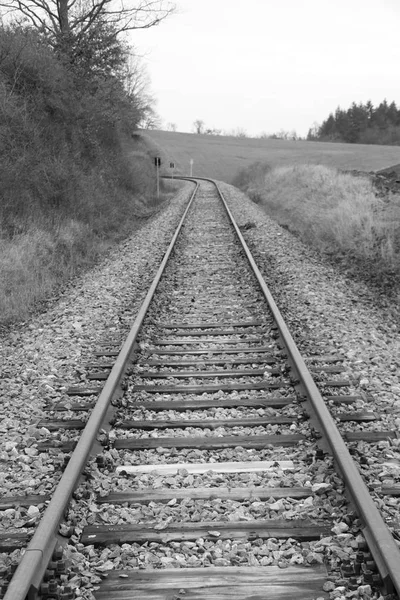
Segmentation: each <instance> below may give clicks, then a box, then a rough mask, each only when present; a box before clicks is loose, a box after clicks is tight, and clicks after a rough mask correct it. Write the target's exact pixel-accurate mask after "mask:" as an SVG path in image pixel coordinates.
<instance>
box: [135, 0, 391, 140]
mask: <svg viewBox="0 0 400 600" xmlns="http://www.w3.org/2000/svg"><path fill="white" fill-rule="evenodd" d="M177 4H178V13H177V14H175V15H173V16H171V17H170V18H169V19H167V20H166V21H165V22H163V23H161V24H160V25H159V26H158V27H154V28H152V29H149V30H146V31H135V32H133V34H132V37H131V40H132V42H133V43H134V44H135V46H136V48H137V50H138V51H140V53H142V52H143V53H146V57H145V63H146V65H147V69H148V72H149V75H150V77H151V82H152V91H153V93H154V95H155V96H156V98H157V100H158V104H157V111H158V113H159V114H160V116H161V118H162V120H163V123H164V127H165V125H166V124H167V123H169V122H172V123H175V124H176V125H177V130H178V131H188V132H190V131H193V121H195V120H196V119H202V120H203V121H204V122H205V124H206V126H207V127H210V128H213V127H215V128H218V129H223V130H232V129H236V128H238V127H240V128H243V129H245V130H246V131H247V133H249V134H250V135H257V134H259V133H261V132H263V131H265V132H267V133H273V132H276V131H278V130H280V129H285V130H293V129H295V130H296V131H297V133H298V134H299V135H302V136H303V135H306V134H307V131H308V129H309V127H310V126H312V124H313V123H314V122H315V121H316V122H319V123H321V122H322V121H323V120H324V119H325V118H327V117H328V115H329V112H331V111H334V110H335V108H336V107H337V106H338V105H340V106H341V107H342V108H348V107H349V106H350V104H351V103H352V102H353V101H356V102H359V101H362V102H366V101H367V100H369V99H370V100H372V102H373V103H374V104H379V102H381V101H382V100H383V99H384V98H386V99H387V100H388V101H389V102H391V101H393V100H394V101H395V102H396V103H397V104H398V105H400V0H177Z"/></svg>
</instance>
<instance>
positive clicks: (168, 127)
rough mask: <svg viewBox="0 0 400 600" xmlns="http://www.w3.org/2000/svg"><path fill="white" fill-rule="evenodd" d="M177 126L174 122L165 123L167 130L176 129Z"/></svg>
mask: <svg viewBox="0 0 400 600" xmlns="http://www.w3.org/2000/svg"><path fill="white" fill-rule="evenodd" d="M176 130H177V126H176V123H167V131H176Z"/></svg>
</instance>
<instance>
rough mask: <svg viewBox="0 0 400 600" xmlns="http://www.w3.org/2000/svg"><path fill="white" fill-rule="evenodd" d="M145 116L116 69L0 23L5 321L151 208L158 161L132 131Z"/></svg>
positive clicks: (0, 307) (0, 273) (0, 235)
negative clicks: (89, 63)
mask: <svg viewBox="0 0 400 600" xmlns="http://www.w3.org/2000/svg"><path fill="white" fill-rule="evenodd" d="M123 55H124V53H123V52H121V57H122V56H123ZM140 116H141V115H140V111H138V102H137V101H136V100H135V97H134V96H133V95H132V94H130V95H129V94H128V93H127V92H126V91H125V89H124V82H123V80H122V79H119V76H118V73H116V71H113V72H111V71H110V72H101V71H100V72H99V71H98V70H95V69H91V70H88V71H87V72H86V73H85V70H84V68H83V66H82V64H80V65H79V68H78V67H74V66H73V65H72V64H71V62H70V61H68V60H67V59H66V57H65V56H63V55H61V54H57V53H56V52H54V50H52V49H51V48H49V47H48V46H47V44H46V40H45V39H44V38H43V37H42V36H41V35H40V33H38V32H35V31H33V30H31V29H29V28H23V27H18V26H10V27H4V26H0V190H1V198H0V278H1V279H2V281H3V282H4V285H3V290H2V292H1V294H0V312H1V315H2V316H1V318H0V321H1V322H3V323H4V322H8V321H10V320H12V319H15V318H21V317H22V316H24V317H25V316H26V315H27V314H28V313H29V310H30V309H31V307H32V305H34V304H35V303H36V302H37V301H38V300H40V299H43V298H44V297H46V296H47V295H48V294H49V293H51V292H52V291H53V290H54V289H55V288H56V287H57V286H58V285H60V283H61V282H63V281H64V280H65V279H66V278H68V277H70V276H73V275H75V274H76V273H77V272H78V271H79V270H80V269H82V268H85V267H88V266H89V265H90V264H92V262H93V261H94V260H96V259H97V257H98V256H99V255H100V254H101V252H104V251H105V250H106V249H107V248H109V247H110V245H111V244H113V243H115V242H116V241H118V240H120V239H122V238H123V237H124V236H126V235H128V234H129V233H130V232H132V230H133V228H134V227H136V225H137V221H138V216H139V217H140V216H143V215H148V214H149V212H151V210H153V207H154V205H155V204H157V202H154V195H155V177H154V168H153V163H152V159H151V157H150V155H149V154H147V153H146V152H145V150H144V148H143V145H142V144H139V143H138V142H137V141H136V142H135V141H134V140H133V139H132V137H131V131H132V129H133V128H134V127H135V125H136V124H137V123H138V121H139V119H140ZM137 148H138V150H137Z"/></svg>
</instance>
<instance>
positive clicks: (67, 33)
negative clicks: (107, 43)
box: [0, 0, 175, 43]
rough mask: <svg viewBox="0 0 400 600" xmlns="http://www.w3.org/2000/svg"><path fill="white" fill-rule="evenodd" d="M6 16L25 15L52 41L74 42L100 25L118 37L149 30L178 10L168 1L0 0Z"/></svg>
mask: <svg viewBox="0 0 400 600" xmlns="http://www.w3.org/2000/svg"><path fill="white" fill-rule="evenodd" d="M0 9H2V13H3V14H5V13H7V14H8V15H9V14H15V15H20V16H21V15H22V16H23V17H25V18H26V19H28V20H29V21H30V22H31V24H32V25H33V26H34V27H36V28H37V29H40V30H41V31H44V32H46V33H47V34H48V36H49V37H50V39H52V40H56V41H57V42H58V43H59V42H60V40H68V39H69V38H74V39H75V40H76V39H77V38H78V39H79V38H80V37H83V36H85V35H86V34H87V33H88V32H89V31H90V30H91V29H92V28H93V27H95V26H96V25H97V24H98V23H103V24H105V25H109V26H111V28H112V29H113V31H114V32H115V35H118V34H119V33H122V32H123V31H129V30H132V29H148V28H149V27H154V26H155V25H158V24H159V23H160V22H161V21H163V20H164V19H165V18H166V17H168V15H170V14H171V13H172V12H173V11H174V10H175V4H174V3H173V2H170V1H169V0H0Z"/></svg>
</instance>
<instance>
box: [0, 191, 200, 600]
mask: <svg viewBox="0 0 400 600" xmlns="http://www.w3.org/2000/svg"><path fill="white" fill-rule="evenodd" d="M192 181H193V180H192ZM193 183H195V184H196V187H195V189H194V191H193V192H192V195H191V197H190V199H189V202H188V205H187V207H186V209H185V211H184V213H183V216H182V217H181V219H180V221H179V224H178V227H177V228H176V230H175V233H174V236H173V238H172V240H171V242H170V244H169V246H168V249H167V251H166V253H165V255H164V258H163V260H162V262H161V264H160V266H159V268H158V270H157V273H156V275H155V277H154V280H153V282H152V284H151V286H150V288H149V290H148V292H147V294H146V297H145V299H144V301H143V304H142V305H141V307H140V310H139V312H138V314H137V317H136V319H135V321H134V323H133V325H132V328H131V330H130V332H129V334H128V337H127V338H126V341H125V343H124V345H123V347H122V348H121V351H120V353H119V354H118V357H117V358H116V361H115V364H114V366H113V368H112V370H111V372H110V375H109V377H108V379H107V381H106V383H105V385H104V388H103V390H102V392H101V393H100V396H99V398H98V400H97V402H96V405H95V407H94V408H93V411H92V413H91V415H90V418H89V420H88V422H87V424H86V427H85V429H84V430H83V432H82V435H81V437H80V439H79V441H78V443H77V446H76V448H75V450H74V452H73V453H72V455H71V458H70V460H69V462H68V465H67V467H66V469H65V471H64V473H63V475H62V477H61V479H60V481H59V483H58V485H57V487H56V489H55V491H54V494H53V497H52V499H51V501H50V504H49V505H48V507H47V509H46V511H45V513H44V515H43V518H42V519H41V521H40V523H39V525H38V527H37V529H36V531H35V534H34V536H33V538H32V540H31V542H30V543H29V545H28V547H27V549H26V550H25V553H24V554H23V556H22V558H21V561H20V563H19V565H18V567H17V569H16V571H15V573H14V576H13V578H12V580H11V581H10V583H9V586H8V589H7V592H6V594H5V596H4V600H25V598H26V597H27V596H28V595H29V597H32V585H33V582H34V581H37V580H38V574H39V573H44V571H45V570H46V568H47V564H48V560H47V556H48V548H49V547H51V549H53V548H54V546H55V544H56V541H57V540H56V532H57V528H58V526H59V523H60V522H61V520H62V518H63V516H64V511H65V509H66V507H67V505H68V502H69V499H70V497H71V495H72V493H73V491H74V489H75V487H76V486H77V484H78V481H79V478H80V475H81V473H82V470H83V468H84V466H85V464H86V462H87V460H88V458H89V455H90V452H91V449H92V446H93V444H94V442H95V440H96V435H97V432H98V430H99V428H100V427H101V425H102V423H103V420H104V417H105V415H106V412H107V409H108V407H109V404H110V401H111V398H112V397H113V395H114V393H115V392H116V391H117V389H118V386H119V383H120V380H121V377H122V376H123V374H124V371H125V368H126V366H127V363H128V361H129V358H130V355H131V353H132V349H133V347H134V344H135V341H136V338H137V335H138V333H139V331H140V328H141V325H142V323H143V320H144V318H145V316H146V313H147V311H148V308H149V305H150V302H151V300H152V298H153V296H154V293H155V291H156V288H157V286H158V284H159V281H160V279H161V276H162V274H163V272H164V269H165V266H166V264H167V262H168V259H169V257H170V255H171V252H172V250H173V248H174V245H175V242H176V240H177V238H178V235H179V232H180V230H181V228H182V225H183V223H184V221H185V218H186V215H187V213H188V211H189V209H190V207H191V205H192V202H193V199H194V197H195V195H196V192H197V190H198V187H199V184H198V182H195V181H193ZM51 551H52V550H51ZM41 579H42V577H40V578H39V581H41Z"/></svg>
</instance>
